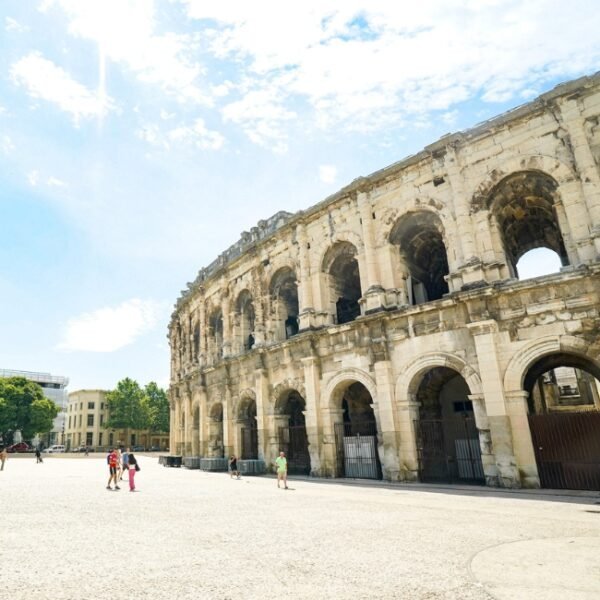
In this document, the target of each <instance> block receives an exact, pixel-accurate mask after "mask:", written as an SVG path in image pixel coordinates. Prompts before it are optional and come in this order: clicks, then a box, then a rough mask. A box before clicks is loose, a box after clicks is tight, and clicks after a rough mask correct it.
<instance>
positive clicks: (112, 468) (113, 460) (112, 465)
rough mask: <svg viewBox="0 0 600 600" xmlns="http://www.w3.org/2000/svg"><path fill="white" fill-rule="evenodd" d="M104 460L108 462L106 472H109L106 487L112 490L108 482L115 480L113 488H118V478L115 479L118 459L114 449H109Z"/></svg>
mask: <svg viewBox="0 0 600 600" xmlns="http://www.w3.org/2000/svg"><path fill="white" fill-rule="evenodd" d="M106 460H107V462H108V472H109V473H110V476H109V478H108V483H107V484H106V489H107V490H112V488H111V487H110V484H111V482H112V481H114V482H115V490H120V489H121V488H120V487H119V485H118V483H119V480H118V479H117V468H118V465H119V459H118V457H117V453H116V451H115V450H114V449H113V448H111V449H110V453H109V454H108V456H107V457H106Z"/></svg>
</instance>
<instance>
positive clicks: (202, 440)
mask: <svg viewBox="0 0 600 600" xmlns="http://www.w3.org/2000/svg"><path fill="white" fill-rule="evenodd" d="M198 403H199V404H198V406H199V408H200V428H199V432H198V454H199V456H201V457H203V458H204V457H207V456H208V440H209V418H208V410H207V404H208V403H207V398H206V387H205V386H204V385H200V386H199V387H198Z"/></svg>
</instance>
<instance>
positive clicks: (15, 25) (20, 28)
mask: <svg viewBox="0 0 600 600" xmlns="http://www.w3.org/2000/svg"><path fill="white" fill-rule="evenodd" d="M4 29H5V30H6V31H16V32H17V33H23V32H25V31H29V27H26V26H25V25H21V23H19V22H18V21H17V20H16V19H13V18H12V17H4Z"/></svg>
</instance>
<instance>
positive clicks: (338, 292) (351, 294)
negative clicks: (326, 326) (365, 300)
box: [323, 242, 362, 325]
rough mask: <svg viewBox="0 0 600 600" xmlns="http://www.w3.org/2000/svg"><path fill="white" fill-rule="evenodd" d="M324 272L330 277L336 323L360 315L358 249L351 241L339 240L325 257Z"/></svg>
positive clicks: (360, 293) (347, 321)
mask: <svg viewBox="0 0 600 600" xmlns="http://www.w3.org/2000/svg"><path fill="white" fill-rule="evenodd" d="M323 272H324V273H326V274H327V275H328V276H329V277H328V284H329V297H330V299H331V301H332V312H334V313H335V316H336V323H338V325H341V324H343V323H349V322H351V321H354V319H356V318H357V317H359V316H360V304H359V302H358V301H359V300H360V298H361V296H362V290H361V286H360V272H359V268H358V260H357V250H356V247H355V246H354V245H353V244H351V243H350V242H337V243H336V244H334V245H333V246H332V247H331V248H329V250H328V251H327V253H326V254H325V258H324V259H323Z"/></svg>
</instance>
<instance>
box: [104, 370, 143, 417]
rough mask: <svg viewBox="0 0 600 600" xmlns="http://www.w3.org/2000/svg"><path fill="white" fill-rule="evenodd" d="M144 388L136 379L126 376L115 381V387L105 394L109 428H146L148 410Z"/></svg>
mask: <svg viewBox="0 0 600 600" xmlns="http://www.w3.org/2000/svg"><path fill="white" fill-rule="evenodd" d="M144 398H145V394H144V390H142V388H141V387H140V385H139V383H138V382H137V381H134V380H133V379H129V377H126V378H125V379H122V380H121V381H119V383H117V387H116V389H114V390H112V391H111V392H108V394H106V400H107V402H108V420H107V421H106V424H105V427H107V428H109V429H147V428H148V425H149V419H148V411H147V408H146V402H145V401H144Z"/></svg>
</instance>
